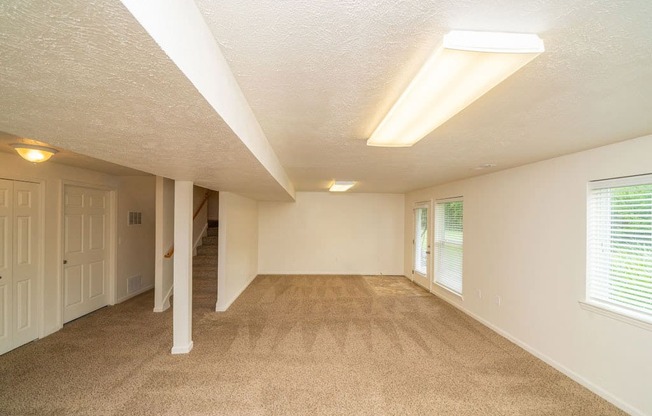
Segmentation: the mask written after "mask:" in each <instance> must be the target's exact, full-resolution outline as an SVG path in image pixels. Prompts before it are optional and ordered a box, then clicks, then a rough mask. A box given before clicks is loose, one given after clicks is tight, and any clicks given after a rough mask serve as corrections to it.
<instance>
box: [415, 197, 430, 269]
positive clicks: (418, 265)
mask: <svg viewBox="0 0 652 416" xmlns="http://www.w3.org/2000/svg"><path fill="white" fill-rule="evenodd" d="M414 271H415V272H416V273H419V274H421V275H422V276H427V275H428V207H427V206H418V207H416V208H415V209H414Z"/></svg>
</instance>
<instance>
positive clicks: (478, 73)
mask: <svg viewBox="0 0 652 416" xmlns="http://www.w3.org/2000/svg"><path fill="white" fill-rule="evenodd" d="M543 51H544V47H543V41H542V40H541V39H540V38H539V37H538V36H537V35H534V34H523V33H495V32H469V31H459V30H454V31H452V32H450V33H448V34H447V35H446V36H445V37H444V42H443V44H442V45H441V46H440V47H438V48H437V50H435V52H434V53H433V54H432V56H430V58H428V60H427V61H426V63H425V64H424V65H423V67H422V68H421V70H419V72H418V73H417V75H416V77H414V79H413V80H412V82H410V84H409V85H408V87H407V89H406V90H405V91H404V92H403V94H401V96H400V97H399V99H398V100H397V101H396V103H394V106H393V107H392V108H391V109H390V110H389V112H388V113H387V115H386V116H385V118H384V119H383V120H382V121H381V122H380V124H379V125H378V127H376V130H374V132H373V133H372V134H371V137H370V138H369V140H367V145H369V146H385V147H408V146H412V145H413V144H415V143H416V142H418V141H419V140H421V139H423V138H424V137H425V136H426V135H427V134H429V133H430V132H431V131H433V130H435V129H436V128H437V127H439V126H441V125H442V124H444V123H445V122H446V121H448V119H450V118H451V117H453V116H454V115H455V114H457V113H459V112H460V111H462V110H463V109H464V108H466V107H467V106H468V105H469V104H471V103H472V102H474V101H475V100H477V99H478V98H480V97H481V96H482V95H484V94H485V93H487V92H488V91H489V90H491V89H492V88H493V87H495V86H496V85H498V84H500V83H501V82H503V81H504V80H505V79H506V78H507V77H509V76H510V75H512V74H513V73H514V72H516V71H518V70H519V69H520V68H521V67H523V66H524V65H525V64H527V63H528V62H530V61H531V60H533V59H534V58H536V57H537V56H538V55H539V54H541V53H542V52H543Z"/></svg>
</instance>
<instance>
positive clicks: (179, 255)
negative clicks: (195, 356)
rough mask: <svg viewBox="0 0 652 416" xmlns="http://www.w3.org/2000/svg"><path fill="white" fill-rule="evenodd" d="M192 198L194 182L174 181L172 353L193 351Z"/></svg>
mask: <svg viewBox="0 0 652 416" xmlns="http://www.w3.org/2000/svg"><path fill="white" fill-rule="evenodd" d="M192 198H193V183H192V182H190V181H175V182H174V302H173V305H172V316H173V320H172V321H173V322H172V324H173V329H172V332H173V338H174V345H173V346H172V354H187V353H189V352H190V350H192V215H193V212H192V203H193V201H192Z"/></svg>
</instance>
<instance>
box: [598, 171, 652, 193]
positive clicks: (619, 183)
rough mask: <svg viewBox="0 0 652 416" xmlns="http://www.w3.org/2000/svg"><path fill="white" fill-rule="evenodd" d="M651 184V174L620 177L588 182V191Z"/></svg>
mask: <svg viewBox="0 0 652 416" xmlns="http://www.w3.org/2000/svg"><path fill="white" fill-rule="evenodd" d="M650 183H652V174H649V173H645V174H642V175H633V176H622V177H619V178H608V179H596V180H593V181H589V189H590V190H596V189H606V188H620V187H624V186H637V185H648V184H650Z"/></svg>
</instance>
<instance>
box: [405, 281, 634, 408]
mask: <svg viewBox="0 0 652 416" xmlns="http://www.w3.org/2000/svg"><path fill="white" fill-rule="evenodd" d="M404 277H405V278H406V279H408V280H410V281H412V279H410V278H409V277H407V276H404ZM414 283H415V284H418V283H416V282H414ZM419 286H421V285H419ZM421 287H423V286H421ZM424 289H426V290H428V288H425V287H424ZM430 293H431V294H433V295H434V296H437V297H438V298H439V299H441V300H443V301H444V302H446V303H448V304H449V305H451V306H453V307H454V308H456V309H458V310H460V311H462V312H463V313H465V314H466V315H468V316H470V317H471V318H473V319H475V320H476V321H478V322H480V323H481V324H482V325H484V326H486V327H487V328H489V329H491V330H492V331H494V332H496V333H497V334H499V335H501V336H502V337H504V338H507V339H508V340H510V341H511V342H513V343H514V344H516V345H518V346H519V347H521V348H523V349H524V350H525V351H527V352H529V353H530V354H532V355H534V356H535V357H537V358H538V359H540V360H541V361H543V362H545V363H546V364H548V365H550V366H551V367H553V368H554V369H556V370H557V371H559V372H561V373H563V374H565V375H566V376H568V377H570V378H571V379H572V380H573V381H575V382H577V383H579V384H581V385H582V386H584V387H586V388H587V389H589V390H591V391H592V392H593V393H595V394H597V395H598V396H600V397H602V398H603V399H605V400H607V401H608V402H610V403H611V404H613V405H614V406H616V407H618V408H620V409H621V410H624V411H625V412H627V413H629V414H630V415H632V416H646V414H645V413H644V412H642V411H641V410H639V409H637V408H635V407H633V406H631V405H629V404H627V403H625V402H624V401H623V400H621V399H620V398H618V397H616V396H614V395H613V394H611V393H609V392H608V391H606V390H604V389H603V388H601V387H599V386H597V385H595V384H593V383H592V382H590V381H589V380H587V379H586V378H584V377H582V376H581V375H579V374H577V373H576V372H574V371H573V370H571V369H570V368H568V367H566V366H564V365H563V364H560V363H559V362H557V361H555V360H553V359H552V358H550V357H548V356H547V355H545V354H543V353H542V352H541V351H539V350H537V349H536V348H534V347H532V346H530V345H529V344H527V343H525V342H523V341H521V340H520V339H518V338H516V337H515V336H513V335H512V334H510V333H509V332H507V331H505V330H503V329H501V328H498V327H497V326H495V325H494V324H492V323H490V322H488V321H486V320H485V319H483V318H481V317H479V316H478V315H476V314H474V313H473V312H471V311H469V310H468V309H466V308H463V307H462V306H460V305H458V304H455V303H453V302H451V301H450V300H448V299H446V298H445V297H443V296H439V295H438V294H437V293H435V292H433V291H430Z"/></svg>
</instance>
